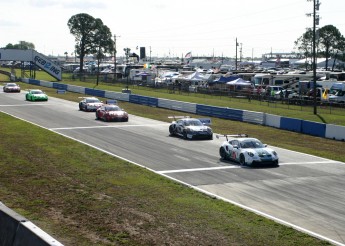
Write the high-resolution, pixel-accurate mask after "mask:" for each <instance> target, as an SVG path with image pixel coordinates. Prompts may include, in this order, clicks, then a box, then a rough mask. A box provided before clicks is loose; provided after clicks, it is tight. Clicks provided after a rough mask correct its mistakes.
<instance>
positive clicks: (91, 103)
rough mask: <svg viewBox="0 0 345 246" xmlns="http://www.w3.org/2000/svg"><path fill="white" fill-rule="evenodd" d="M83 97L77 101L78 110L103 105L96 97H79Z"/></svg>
mask: <svg viewBox="0 0 345 246" xmlns="http://www.w3.org/2000/svg"><path fill="white" fill-rule="evenodd" d="M81 98H84V99H83V100H81V101H80V102H79V110H82V111H93V112H95V111H96V110H97V109H98V108H100V107H102V106H103V102H102V101H100V100H99V99H98V98H96V97H81Z"/></svg>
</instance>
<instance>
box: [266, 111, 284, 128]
mask: <svg viewBox="0 0 345 246" xmlns="http://www.w3.org/2000/svg"><path fill="white" fill-rule="evenodd" d="M280 119H281V117H280V116H278V115H273V114H265V120H264V125H265V126H272V127H275V128H280Z"/></svg>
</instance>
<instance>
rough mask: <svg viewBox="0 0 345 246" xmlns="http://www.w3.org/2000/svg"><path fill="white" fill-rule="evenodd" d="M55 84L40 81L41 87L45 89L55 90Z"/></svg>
mask: <svg viewBox="0 0 345 246" xmlns="http://www.w3.org/2000/svg"><path fill="white" fill-rule="evenodd" d="M53 84H54V83H53V82H50V81H44V80H40V85H41V86H44V87H49V88H53Z"/></svg>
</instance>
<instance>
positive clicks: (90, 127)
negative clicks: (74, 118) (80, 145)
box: [49, 122, 167, 131]
mask: <svg viewBox="0 0 345 246" xmlns="http://www.w3.org/2000/svg"><path fill="white" fill-rule="evenodd" d="M119 123H120V122H119ZM166 125H167V124H141V125H107V126H80V127H79V126H78V127H58V128H49V130H51V131H59V130H75V129H93V128H124V127H138V126H166Z"/></svg>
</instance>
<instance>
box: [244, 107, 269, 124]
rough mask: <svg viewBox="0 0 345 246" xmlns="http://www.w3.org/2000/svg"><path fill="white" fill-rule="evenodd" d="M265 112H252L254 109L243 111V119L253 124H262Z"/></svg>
mask: <svg viewBox="0 0 345 246" xmlns="http://www.w3.org/2000/svg"><path fill="white" fill-rule="evenodd" d="M264 119H265V114H264V113H261V112H254V111H246V110H244V111H243V121H244V122H250V123H254V124H260V125H263V124H264Z"/></svg>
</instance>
